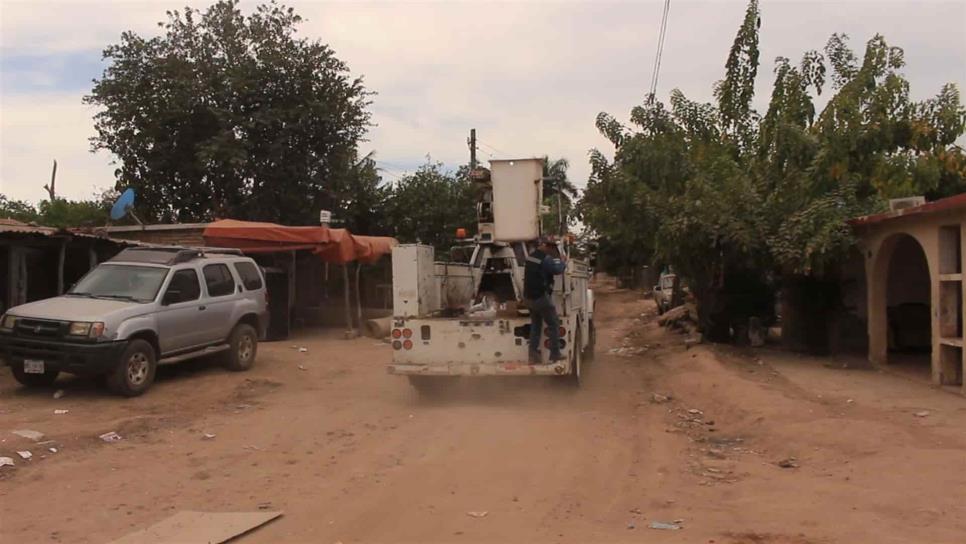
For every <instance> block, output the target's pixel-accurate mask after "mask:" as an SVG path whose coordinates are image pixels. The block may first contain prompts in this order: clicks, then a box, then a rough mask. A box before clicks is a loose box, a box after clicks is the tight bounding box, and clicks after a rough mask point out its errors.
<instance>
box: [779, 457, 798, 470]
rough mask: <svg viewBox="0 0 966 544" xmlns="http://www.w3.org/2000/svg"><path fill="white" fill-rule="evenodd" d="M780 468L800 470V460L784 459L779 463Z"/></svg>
mask: <svg viewBox="0 0 966 544" xmlns="http://www.w3.org/2000/svg"><path fill="white" fill-rule="evenodd" d="M778 466H780V467H782V468H798V459H795V458H794V457H789V458H788V459H782V460H781V461H779V462H778Z"/></svg>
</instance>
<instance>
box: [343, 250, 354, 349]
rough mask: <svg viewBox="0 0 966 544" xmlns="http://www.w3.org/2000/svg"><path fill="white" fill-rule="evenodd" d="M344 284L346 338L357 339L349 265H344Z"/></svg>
mask: <svg viewBox="0 0 966 544" xmlns="http://www.w3.org/2000/svg"><path fill="white" fill-rule="evenodd" d="M342 283H343V284H344V285H343V287H344V289H343V291H345V336H346V338H353V337H355V330H354V329H353V328H352V300H351V298H352V297H351V295H350V294H349V263H345V264H343V265H342Z"/></svg>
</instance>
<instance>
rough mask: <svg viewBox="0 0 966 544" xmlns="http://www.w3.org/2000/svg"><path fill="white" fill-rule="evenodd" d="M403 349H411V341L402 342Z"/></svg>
mask: <svg viewBox="0 0 966 544" xmlns="http://www.w3.org/2000/svg"><path fill="white" fill-rule="evenodd" d="M403 347H404V348H406V349H413V341H412V340H406V341H405V342H403Z"/></svg>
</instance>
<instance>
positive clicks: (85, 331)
mask: <svg viewBox="0 0 966 544" xmlns="http://www.w3.org/2000/svg"><path fill="white" fill-rule="evenodd" d="M67 334H69V335H71V336H87V337H90V338H97V337H98V336H100V335H102V334H104V323H102V322H100V321H95V322H93V323H90V322H87V321H74V322H73V323H71V324H70V329H69V330H68V331H67Z"/></svg>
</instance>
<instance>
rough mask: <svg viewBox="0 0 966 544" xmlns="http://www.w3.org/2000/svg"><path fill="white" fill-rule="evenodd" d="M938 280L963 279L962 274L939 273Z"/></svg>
mask: <svg viewBox="0 0 966 544" xmlns="http://www.w3.org/2000/svg"><path fill="white" fill-rule="evenodd" d="M939 281H963V275H962V274H940V275H939Z"/></svg>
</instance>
